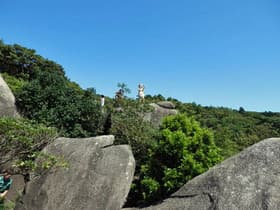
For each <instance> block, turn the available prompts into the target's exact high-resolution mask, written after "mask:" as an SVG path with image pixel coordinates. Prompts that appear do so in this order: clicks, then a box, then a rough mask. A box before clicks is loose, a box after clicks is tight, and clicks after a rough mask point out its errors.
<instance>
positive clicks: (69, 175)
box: [16, 136, 135, 210]
mask: <svg viewBox="0 0 280 210" xmlns="http://www.w3.org/2000/svg"><path fill="white" fill-rule="evenodd" d="M113 140H114V137H113V136H102V137H96V138H85V139H68V138H59V139H57V140H56V141H55V142H54V143H52V144H50V145H49V146H48V147H47V148H46V149H45V151H47V152H50V153H52V154H56V155H62V156H63V157H64V158H65V160H67V161H69V164H70V167H69V169H66V168H56V169H51V170H50V171H49V172H48V173H46V174H44V175H42V176H40V177H37V178H34V179H32V180H31V182H29V183H28V185H27V187H26V194H25V195H24V197H23V199H22V201H21V202H18V203H17V206H16V209H17V210H52V209H53V210H65V209H67V210H77V209H81V210H93V209H95V210H105V209H107V210H117V209H121V207H122V205H123V204H124V202H125V198H126V196H127V194H128V192H129V189H130V184H131V182H132V178H133V174H134V168H135V161H134V158H133V155H132V152H131V150H130V147H129V146H127V145H119V146H112V144H113Z"/></svg>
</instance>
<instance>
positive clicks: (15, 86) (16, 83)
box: [2, 73, 28, 95]
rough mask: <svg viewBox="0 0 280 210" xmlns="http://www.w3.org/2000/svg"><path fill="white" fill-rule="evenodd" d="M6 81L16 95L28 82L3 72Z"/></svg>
mask: <svg viewBox="0 0 280 210" xmlns="http://www.w3.org/2000/svg"><path fill="white" fill-rule="evenodd" d="M2 76H3V78H4V80H5V82H6V83H7V84H8V86H9V87H10V89H11V91H12V92H13V93H14V94H15V95H16V94H18V93H19V92H20V90H21V89H22V87H23V86H25V85H26V84H27V83H28V82H27V81H25V80H23V79H18V78H16V77H13V76H10V75H9V74H7V73H3V74H2Z"/></svg>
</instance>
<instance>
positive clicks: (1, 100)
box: [0, 74, 19, 117]
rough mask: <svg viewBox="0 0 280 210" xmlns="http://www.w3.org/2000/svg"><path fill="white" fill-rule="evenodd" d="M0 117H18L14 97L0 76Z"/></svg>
mask: <svg viewBox="0 0 280 210" xmlns="http://www.w3.org/2000/svg"><path fill="white" fill-rule="evenodd" d="M0 117H19V114H18V113H17V111H16V106H15V97H14V95H13V93H12V91H11V90H10V88H9V87H8V85H7V84H6V82H5V81H4V79H3V78H2V76H1V74H0Z"/></svg>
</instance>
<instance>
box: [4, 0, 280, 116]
mask: <svg viewBox="0 0 280 210" xmlns="http://www.w3.org/2000/svg"><path fill="white" fill-rule="evenodd" d="M279 11H280V1H279V0H172V1H171V0H100V1H95V0H79V1H71V0H70V1H69V0H48V1H38V0H24V1H23V0H1V3H0V38H1V39H3V41H4V42H5V43H7V44H13V43H18V44H21V45H23V46H25V47H28V48H33V49H35V50H36V51H37V53H38V54H40V55H42V56H44V57H46V58H48V59H51V60H54V61H55V62H57V63H59V64H61V65H62V66H63V67H64V69H65V72H66V75H67V76H68V77H69V78H70V79H71V80H72V81H75V82H77V83H78V84H79V85H81V86H82V87H83V88H87V87H94V88H95V89H96V90H97V92H98V93H100V94H105V95H107V96H110V97H112V96H113V95H114V92H115V91H116V90H117V83H118V82H124V83H126V84H127V85H128V87H129V88H130V89H131V90H132V93H131V94H130V95H129V96H130V97H132V98H134V97H135V96H136V91H137V84H138V83H139V82H141V83H144V85H145V86H146V90H145V93H146V94H152V95H154V94H159V93H160V94H162V95H164V96H165V97H169V96H172V97H174V98H177V99H179V100H180V101H183V102H196V103H198V104H201V105H204V106H224V107H229V108H234V109H238V108H239V107H240V106H242V107H244V108H245V109H246V110H251V111H253V110H255V111H275V112H280V97H279V91H280V82H279V81H280V80H279V78H280V13H279Z"/></svg>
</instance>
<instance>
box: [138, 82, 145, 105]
mask: <svg viewBox="0 0 280 210" xmlns="http://www.w3.org/2000/svg"><path fill="white" fill-rule="evenodd" d="M144 89H145V86H144V85H143V84H141V83H140V84H139V85H138V98H139V100H140V102H144V99H145V94H144Z"/></svg>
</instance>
